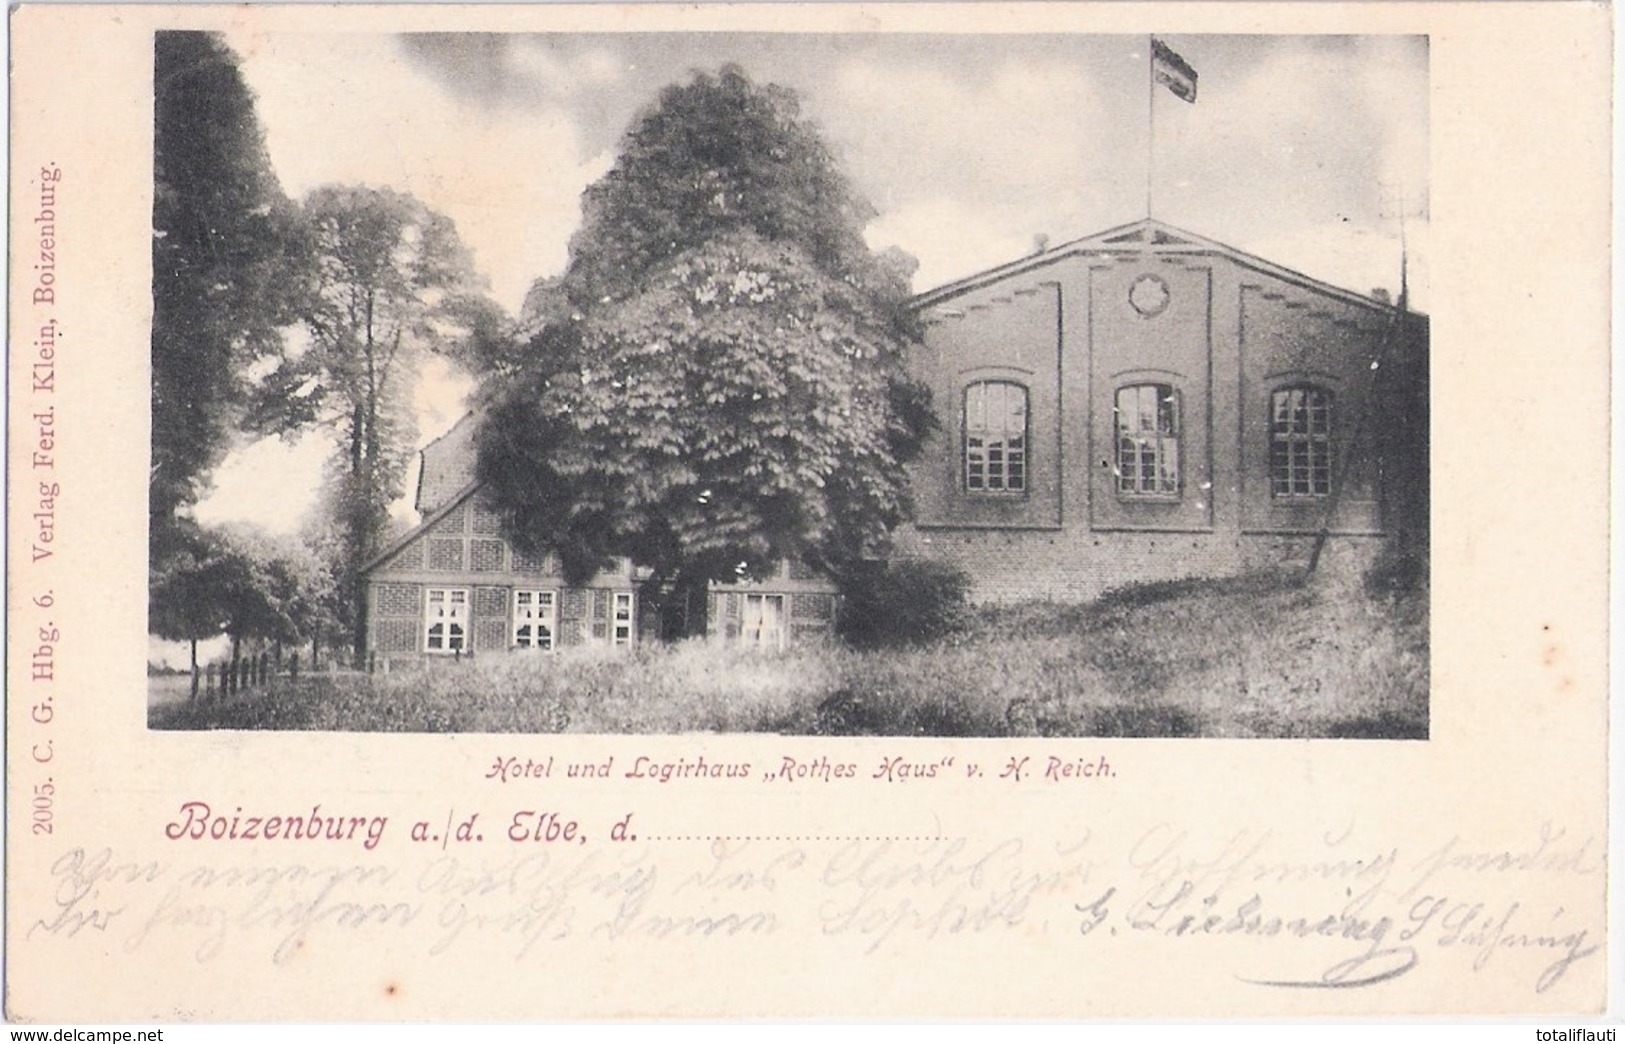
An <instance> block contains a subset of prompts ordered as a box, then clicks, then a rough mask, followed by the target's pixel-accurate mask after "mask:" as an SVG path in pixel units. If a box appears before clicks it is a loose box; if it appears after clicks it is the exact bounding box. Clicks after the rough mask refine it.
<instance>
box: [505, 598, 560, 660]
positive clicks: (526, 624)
mask: <svg viewBox="0 0 1625 1044" xmlns="http://www.w3.org/2000/svg"><path fill="white" fill-rule="evenodd" d="M526 628H529V629H530V633H529V634H521V633H520V631H521V630H524V629H526ZM537 628H542V629H544V630H545V631H546V635H545V636H543V635H540V634H538V633H537ZM558 634H559V595H558V592H557V591H552V590H547V589H544V588H533V587H517V588H514V592H513V631H512V635H511V637H512V640H513V647H514V648H516V649H540V650H541V651H543V652H552V651H553V649H554V647H555V644H556V643H557V641H558Z"/></svg>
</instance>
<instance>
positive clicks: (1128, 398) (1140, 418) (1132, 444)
mask: <svg viewBox="0 0 1625 1044" xmlns="http://www.w3.org/2000/svg"><path fill="white" fill-rule="evenodd" d="M1113 412H1114V413H1115V415H1116V417H1117V492H1118V493H1120V494H1123V495H1125V496H1160V497H1168V496H1178V495H1179V435H1180V432H1179V396H1178V393H1176V392H1175V391H1174V387H1173V385H1171V384H1130V385H1127V386H1126V387H1122V388H1119V389H1117V405H1116V409H1115V410H1114V411H1113Z"/></svg>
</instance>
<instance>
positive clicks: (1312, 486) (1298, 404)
mask: <svg viewBox="0 0 1625 1044" xmlns="http://www.w3.org/2000/svg"><path fill="white" fill-rule="evenodd" d="M1270 489H1271V491H1272V492H1273V493H1274V494H1275V495H1276V496H1278V497H1324V496H1330V495H1331V492H1332V393H1331V392H1329V391H1327V390H1326V389H1324V388H1317V387H1314V386H1313V385H1307V384H1306V385H1297V386H1294V387H1290V388H1281V389H1280V390H1278V391H1276V392H1275V393H1273V394H1272V395H1271V396H1270Z"/></svg>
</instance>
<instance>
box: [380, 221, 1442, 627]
mask: <svg viewBox="0 0 1625 1044" xmlns="http://www.w3.org/2000/svg"><path fill="white" fill-rule="evenodd" d="M917 304H918V307H919V309H920V311H921V313H922V317H923V318H924V320H925V324H926V326H925V338H924V345H923V347H922V348H920V349H919V350H918V351H917V352H916V355H915V370H916V374H917V375H918V376H919V377H920V378H921V379H923V380H924V381H925V382H926V383H927V384H928V385H929V386H930V388H931V391H932V395H933V401H934V402H935V404H936V408H937V413H938V416H939V418H940V419H941V421H942V427H941V430H940V432H939V433H938V434H937V436H936V437H935V439H934V440H933V442H932V443H931V444H930V445H929V446H928V447H927V450H926V452H925V454H924V455H923V456H922V458H921V460H920V461H919V462H918V463H917V464H916V465H915V466H914V467H913V469H912V472H911V479H912V486H913V490H914V494H915V500H916V513H915V521H914V523H913V524H912V525H910V526H908V527H906V528H905V529H904V530H903V531H902V532H900V533H899V534H898V541H897V550H898V553H899V554H901V555H913V556H926V557H934V558H940V559H945V560H948V561H952V562H954V563H957V564H958V565H960V566H962V567H963V568H964V569H965V570H966V571H967V572H968V573H969V574H970V576H971V578H972V580H973V584H974V587H973V591H974V597H975V598H976V599H978V600H981V601H1003V600H1016V599H1025V598H1052V599H1056V600H1066V601H1076V600H1082V599H1087V598H1092V597H1094V596H1096V595H1099V594H1100V593H1101V592H1103V591H1105V590H1107V589H1108V588H1112V587H1118V586H1121V585H1124V584H1130V583H1136V582H1143V581H1151V580H1162V579H1172V578H1178V577H1186V576H1222V575H1228V574H1233V573H1236V572H1240V571H1242V570H1243V569H1246V568H1248V567H1251V566H1255V565H1262V564H1268V563H1279V562H1285V561H1292V560H1294V559H1301V558H1302V557H1303V556H1305V555H1307V554H1308V551H1309V547H1310V545H1311V544H1312V543H1313V541H1314V540H1315V538H1316V534H1317V533H1319V532H1320V531H1321V530H1322V529H1323V528H1324V529H1325V530H1326V531H1327V532H1328V533H1329V534H1330V539H1329V542H1328V545H1327V546H1328V549H1329V560H1330V561H1331V563H1332V564H1333V565H1334V567H1335V566H1341V567H1359V566H1361V565H1364V564H1366V563H1368V562H1369V561H1371V560H1372V558H1373V557H1374V556H1375V554H1376V552H1377V551H1378V550H1379V549H1380V548H1381V547H1382V546H1383V545H1384V542H1385V541H1400V542H1402V543H1408V544H1411V545H1414V546H1425V541H1426V535H1427V445H1428V424H1427V338H1428V330H1427V321H1426V319H1425V318H1423V317H1421V316H1418V315H1415V314H1414V313H1408V312H1402V311H1400V310H1399V309H1396V308H1395V307H1393V306H1391V305H1390V304H1388V303H1387V302H1385V301H1382V300H1379V299H1376V298H1372V297H1367V296H1364V295H1361V294H1356V293H1351V292H1349V291H1347V290H1341V289H1338V288H1336V287H1333V286H1329V285H1327V284H1325V283H1321V282H1319V281H1317V280H1314V279H1311V278H1309V277H1307V276H1304V275H1301V274H1299V273H1296V272H1292V271H1289V270H1287V269H1284V268H1281V267H1280V266H1278V265H1274V264H1271V263H1269V262H1267V261H1264V260H1262V259H1260V258H1257V257H1253V256H1250V255H1248V254H1245V253H1242V252H1241V251H1238V250H1235V249H1233V248H1231V247H1227V246H1224V245H1222V244H1219V243H1215V242H1212V241H1210V240H1206V239H1202V238H1201V237H1198V236H1195V235H1192V234H1190V233H1187V232H1183V231H1180V230H1178V229H1174V228H1171V227H1169V226H1167V225H1164V224H1162V223H1160V222H1156V221H1151V220H1145V221H1140V222H1136V223H1134V224H1131V225H1127V226H1124V227H1121V228H1117V229H1113V230H1110V231H1107V232H1103V233H1100V234H1098V235H1095V236H1090V237H1087V238H1084V239H1080V240H1077V241H1074V242H1071V243H1067V244H1064V245H1062V246H1058V247H1055V248H1053V249H1048V250H1043V251H1041V252H1038V253H1035V254H1033V255H1031V256H1029V257H1025V258H1022V259H1020V260H1018V261H1015V262H1012V263H1010V264H1007V265H1003V266H1001V267H999V268H995V269H992V270H990V271H987V272H983V273H980V274H978V275H975V276H971V277H969V278H967V279H962V280H959V281H958V282H955V283H952V284H950V285H948V286H944V287H941V288H939V289H937V290H933V291H930V292H928V293H925V294H922V295H921V296H920V297H919V298H918V299H917ZM474 432H475V422H474V419H473V417H472V415H471V416H470V417H465V418H464V419H463V420H462V421H461V422H459V423H458V425H457V426H456V427H454V428H453V429H452V430H451V431H450V432H448V433H447V434H446V435H444V436H442V437H441V438H439V439H437V440H435V441H434V442H433V443H430V444H429V445H428V446H427V447H425V448H424V450H423V468H422V472H421V476H420V479H419V484H418V491H417V508H418V511H419V512H420V513H421V515H422V518H423V521H422V523H421V524H420V525H419V526H418V527H417V528H416V529H414V530H413V531H412V532H410V533H408V534H407V535H406V536H405V537H403V538H402V539H401V540H400V541H398V542H397V543H396V544H395V545H393V546H392V547H390V548H388V549H386V550H385V552H384V553H383V554H381V555H379V556H378V558H376V559H375V560H374V561H373V562H372V563H371V564H369V565H368V566H367V568H366V571H365V575H366V578H367V590H368V613H367V643H368V648H369V649H371V650H374V651H376V652H377V653H379V654H380V655H383V656H386V657H393V658H396V659H403V658H404V659H410V658H414V657H418V656H434V655H462V654H466V653H477V652H483V651H491V650H507V649H515V648H546V649H551V648H554V647H556V646H559V645H568V644H581V643H602V644H606V645H630V644H633V643H635V642H637V641H639V640H647V639H649V638H653V637H657V636H659V635H660V634H661V633H662V632H663V630H667V629H668V628H667V626H666V623H665V622H663V621H662V620H660V619H659V618H658V617H657V616H656V615H655V614H653V613H652V611H650V612H646V611H645V607H644V606H642V605H640V604H639V597H638V589H639V585H640V582H641V581H642V579H643V578H642V577H640V575H639V574H638V573H637V571H636V570H634V569H633V568H632V566H631V565H630V564H629V563H622V564H621V566H620V567H618V568H617V569H615V570H612V571H610V572H607V573H604V574H601V575H600V576H598V577H596V578H594V579H593V580H592V581H591V582H590V583H589V584H588V585H586V586H585V587H581V588H572V587H569V586H568V585H566V584H565V583H564V581H563V578H562V576H560V574H559V568H558V563H557V562H556V561H555V560H553V559H552V558H551V557H549V556H542V557H527V556H525V555H523V554H520V553H519V552H518V551H516V550H515V549H514V548H512V547H511V546H509V544H508V543H507V541H505V540H504V539H503V538H502V536H501V533H500V532H499V524H498V523H499V520H498V517H497V515H496V513H495V512H494V511H491V510H490V509H489V508H487V507H486V506H485V504H484V503H483V501H482V499H481V497H480V493H479V489H478V487H477V484H476V483H475V482H474V457H475V450H474ZM836 608H837V606H836V599H835V596H834V593H833V588H832V586H831V585H830V584H829V583H828V582H827V581H825V580H823V579H822V578H819V577H817V576H815V575H813V574H811V573H809V572H808V571H806V570H805V569H802V568H801V567H799V566H798V565H797V564H795V563H789V564H786V565H785V566H784V568H783V569H782V570H781V572H780V575H779V577H778V578H777V579H776V580H774V581H771V582H766V583H761V584H750V585H735V586H718V587H713V588H712V590H711V592H710V594H709V601H708V604H707V605H706V606H705V607H704V611H705V613H706V618H707V630H708V631H709V632H710V633H712V634H717V635H721V636H726V637H728V638H732V639H738V640H742V641H748V642H752V643H754V644H758V645H763V646H769V647H778V646H781V645H783V644H785V643H787V642H790V641H794V640H797V639H803V640H804V639H806V638H809V637H815V636H822V635H825V634H828V633H829V631H830V630H831V628H832V626H833V621H834V617H835V612H836Z"/></svg>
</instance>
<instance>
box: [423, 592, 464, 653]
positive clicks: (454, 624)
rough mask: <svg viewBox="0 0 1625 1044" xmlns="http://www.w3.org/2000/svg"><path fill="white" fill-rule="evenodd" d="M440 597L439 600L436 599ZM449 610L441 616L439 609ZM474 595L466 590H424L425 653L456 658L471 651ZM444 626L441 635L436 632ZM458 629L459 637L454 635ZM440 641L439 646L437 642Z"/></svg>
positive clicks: (457, 634)
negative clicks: (442, 607)
mask: <svg viewBox="0 0 1625 1044" xmlns="http://www.w3.org/2000/svg"><path fill="white" fill-rule="evenodd" d="M436 596H438V597H436ZM437 604H439V605H442V606H444V607H445V613H444V614H443V615H440V616H437V615H436V614H435V607H436V605H437ZM470 607H471V593H470V591H469V589H468V588H466V587H426V588H424V589H423V651H424V652H427V653H430V654H432V655H435V656H455V655H457V654H458V653H466V652H467V651H468V624H469V616H470V613H469V609H470ZM442 625H443V626H444V627H445V630H444V631H442V632H441V634H439V635H436V634H435V628H437V627H440V626H442ZM453 628H456V629H457V631H458V633H456V634H452V633H450V632H451V630H452V629H453ZM436 641H439V643H440V644H439V646H438V647H437V646H436V645H435V642H436Z"/></svg>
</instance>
